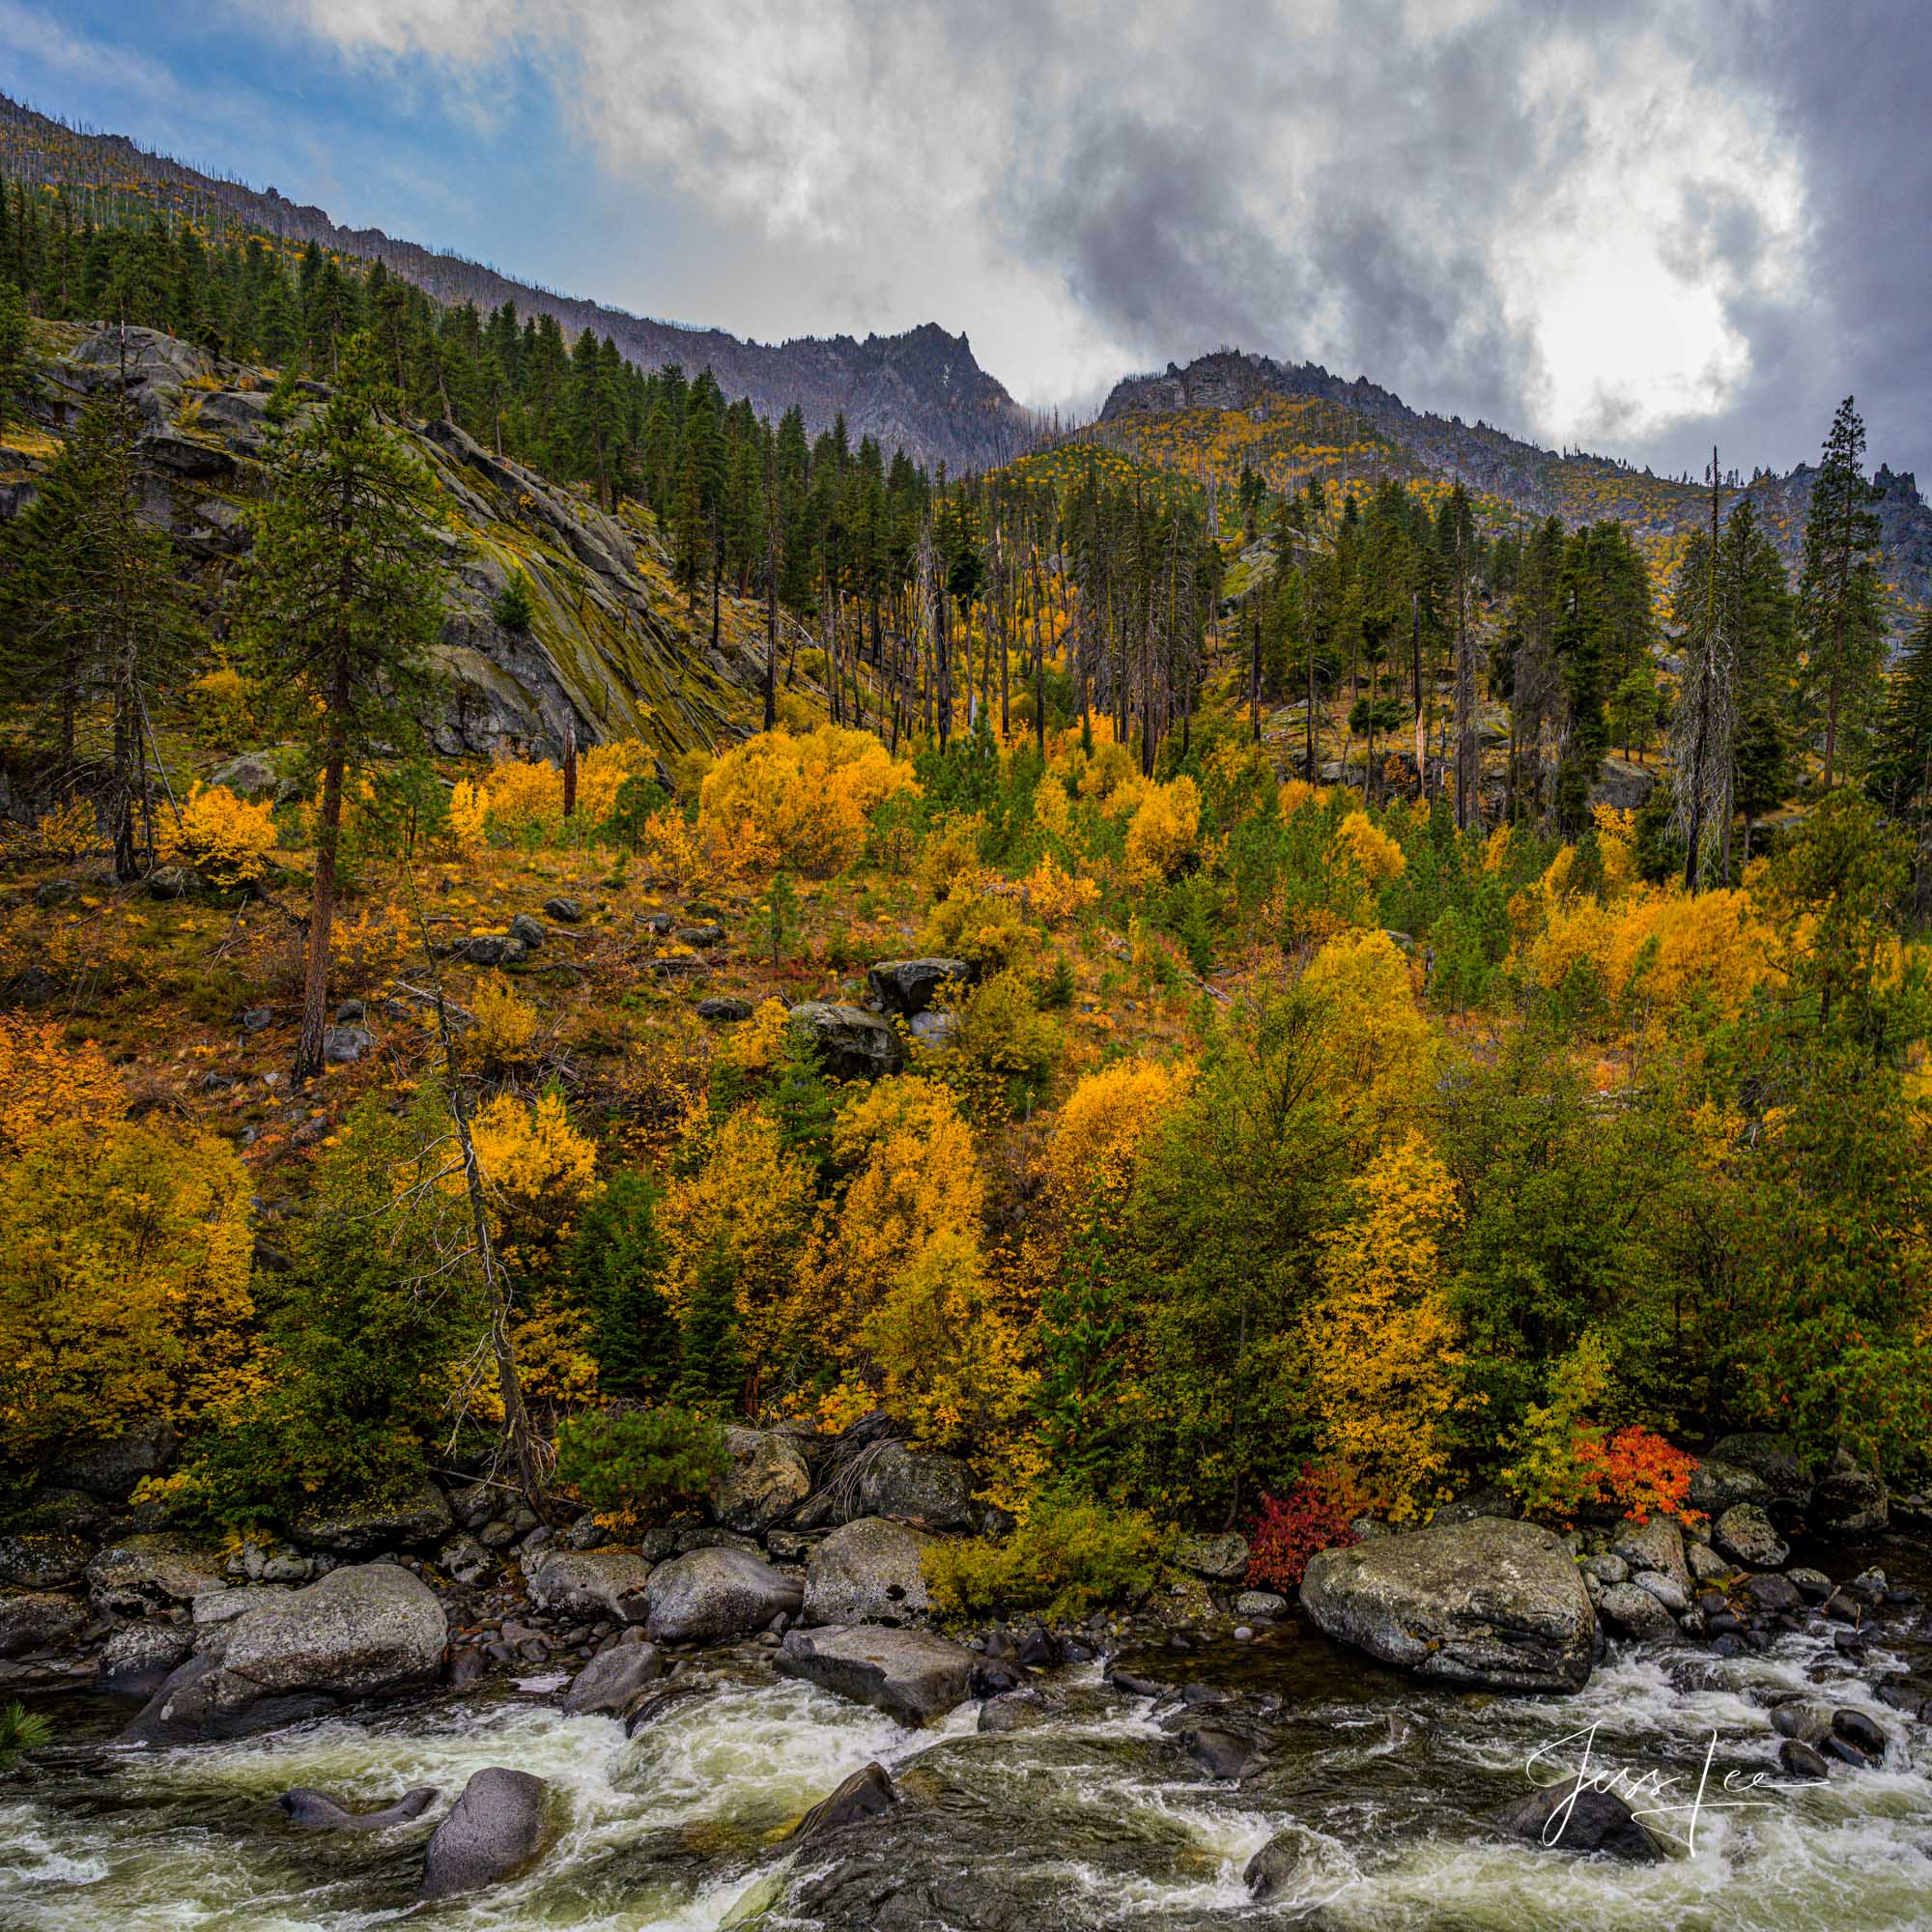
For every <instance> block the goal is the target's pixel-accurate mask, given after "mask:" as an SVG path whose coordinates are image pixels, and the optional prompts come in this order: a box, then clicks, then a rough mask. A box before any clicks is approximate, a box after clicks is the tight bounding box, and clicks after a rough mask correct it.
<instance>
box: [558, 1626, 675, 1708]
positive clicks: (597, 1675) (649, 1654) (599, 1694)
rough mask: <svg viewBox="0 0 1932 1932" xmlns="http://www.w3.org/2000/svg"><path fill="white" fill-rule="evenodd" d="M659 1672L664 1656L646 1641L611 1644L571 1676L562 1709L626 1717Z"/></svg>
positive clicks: (641, 1698)
mask: <svg viewBox="0 0 1932 1932" xmlns="http://www.w3.org/2000/svg"><path fill="white" fill-rule="evenodd" d="M663 1675H664V1659H663V1658H661V1657H660V1656H659V1655H658V1653H657V1651H656V1650H655V1649H654V1648H653V1647H652V1646H651V1645H650V1644H648V1643H619V1644H613V1645H612V1646H611V1648H610V1649H609V1650H607V1651H604V1652H603V1653H602V1654H601V1655H599V1656H596V1657H593V1658H592V1659H591V1660H590V1662H588V1663H586V1664H585V1665H584V1666H583V1668H582V1670H580V1671H579V1672H578V1673H577V1675H576V1676H575V1677H574V1678H572V1679H571V1683H570V1689H569V1690H566V1691H565V1692H564V1693H563V1704H562V1708H563V1711H564V1713H565V1715H566V1716H568V1717H572V1718H582V1717H599V1718H627V1717H629V1716H630V1714H631V1713H632V1712H633V1711H634V1710H636V1709H637V1707H638V1705H639V1703H641V1702H642V1701H643V1698H644V1695H645V1693H646V1691H647V1690H648V1689H649V1687H650V1686H651V1685H653V1684H655V1683H656V1682H657V1681H658V1679H659V1678H661V1677H662V1676H663Z"/></svg>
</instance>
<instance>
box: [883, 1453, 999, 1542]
mask: <svg viewBox="0 0 1932 1932" xmlns="http://www.w3.org/2000/svg"><path fill="white" fill-rule="evenodd" d="M858 1503H859V1507H858V1510H857V1512H856V1514H858V1515H860V1516H898V1517H904V1518H906V1519H907V1520H910V1521H913V1522H919V1523H923V1524H924V1525H925V1526H926V1528H928V1529H965V1528H967V1527H968V1526H969V1525H970V1524H971V1523H972V1520H973V1516H974V1510H973V1474H972V1471H971V1470H969V1469H968V1468H967V1466H966V1464H965V1463H962V1462H961V1461H960V1460H959V1458H958V1457H957V1456H948V1455H946V1454H944V1453H943V1452H942V1451H940V1450H937V1449H917V1448H915V1447H914V1446H913V1445H912V1444H911V1443H910V1442H888V1443H885V1444H884V1445H883V1446H882V1447H880V1448H878V1449H876V1450H873V1451H872V1452H871V1453H870V1454H869V1455H868V1456H867V1459H866V1462H865V1464H864V1467H863V1468H862V1469H861V1471H860V1475H859V1485H858Z"/></svg>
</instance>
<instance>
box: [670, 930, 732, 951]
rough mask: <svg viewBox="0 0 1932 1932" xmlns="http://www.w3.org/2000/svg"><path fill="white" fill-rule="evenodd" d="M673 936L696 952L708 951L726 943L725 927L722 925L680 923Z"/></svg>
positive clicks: (680, 943)
mask: <svg viewBox="0 0 1932 1932" xmlns="http://www.w3.org/2000/svg"><path fill="white" fill-rule="evenodd" d="M671 937H672V938H673V939H674V940H675V941H676V942H677V943H678V945H680V946H689V947H690V948H691V949H692V950H693V951H694V952H710V951H711V949H712V948H713V947H714V946H723V945H724V944H725V928H724V927H723V926H722V925H710V924H705V925H680V926H679V927H677V929H676V930H675V931H674V932H672V934H671Z"/></svg>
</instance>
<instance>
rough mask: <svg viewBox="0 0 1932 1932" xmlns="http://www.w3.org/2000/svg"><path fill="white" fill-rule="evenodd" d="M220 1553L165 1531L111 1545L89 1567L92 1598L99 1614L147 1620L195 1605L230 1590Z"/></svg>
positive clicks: (130, 1537)
mask: <svg viewBox="0 0 1932 1932" xmlns="http://www.w3.org/2000/svg"><path fill="white" fill-rule="evenodd" d="M226 1568H227V1565H226V1561H225V1559H224V1558H223V1557H222V1555H221V1553H220V1551H218V1550H217V1549H215V1548H213V1547H212V1546H210V1545H208V1544H205V1543H198V1542H196V1541H194V1540H193V1539H192V1538H189V1537H185V1536H178V1535H175V1534H174V1533H173V1532H172V1531H159V1532H156V1534H154V1535H151V1536H129V1537H127V1538H125V1539H124V1540H123V1541H121V1542H120V1543H114V1544H110V1545H108V1547H107V1548H105V1549H103V1550H102V1551H101V1552H100V1553H99V1555H98V1556H97V1557H95V1559H94V1560H93V1562H91V1563H90V1564H89V1565H88V1566H87V1587H88V1594H89V1596H90V1597H91V1598H92V1599H93V1602H94V1607H95V1608H96V1609H97V1610H111V1611H113V1612H114V1613H115V1614H116V1615H118V1616H124V1617H138V1616H145V1615H146V1614H147V1613H148V1611H149V1610H151V1609H155V1608H158V1607H160V1606H161V1605H167V1604H187V1603H192V1602H193V1601H194V1599H195V1598H196V1597H199V1596H201V1595H202V1594H203V1593H204V1592H206V1591H209V1590H222V1589H226V1588H227V1586H228V1577H227V1575H226Z"/></svg>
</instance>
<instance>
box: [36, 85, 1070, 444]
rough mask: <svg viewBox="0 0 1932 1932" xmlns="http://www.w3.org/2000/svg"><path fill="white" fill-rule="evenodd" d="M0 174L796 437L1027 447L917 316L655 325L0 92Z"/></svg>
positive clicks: (992, 383)
mask: <svg viewBox="0 0 1932 1932" xmlns="http://www.w3.org/2000/svg"><path fill="white" fill-rule="evenodd" d="M0 171H4V172H5V173H6V174H8V175H9V176H11V177H13V178H14V179H15V180H19V181H27V182H33V183H37V184H41V185H48V186H59V187H63V188H67V189H70V190H86V189H93V190H97V191H99V193H100V194H102V195H103V196H106V197H112V198H114V199H115V200H116V201H117V203H126V202H128V201H130V200H131V201H134V202H138V203H142V204H145V205H146V206H148V207H151V208H153V209H155V210H162V211H167V212H170V213H180V214H185V215H186V216H188V217H189V218H191V219H192V220H194V221H196V222H197V223H199V224H201V225H203V226H204V227H207V228H211V229H213V230H217V231H218V230H221V229H226V228H236V229H241V230H245V231H250V232H260V233H262V234H265V235H271V236H275V237H278V238H280V239H282V240H285V241H292V242H295V243H298V244H305V243H307V242H309V241H315V242H318V243H319V244H320V245H321V246H323V247H324V248H327V249H332V250H334V251H336V252H338V253H341V254H346V255H355V256H360V257H362V258H364V259H365V260H368V261H380V262H382V263H384V265H385V266H386V267H387V268H388V270H390V272H391V273H393V274H397V275H400V276H402V277H403V279H404V280H406V281H409V282H412V283H414V284H415V285H416V286H417V287H418V288H420V289H423V290H424V291H425V292H426V293H428V294H429V295H431V296H433V297H435V298H436V299H437V300H439V301H442V302H465V301H469V302H474V303H475V304H476V305H477V307H478V308H481V309H486V310H487V309H492V308H498V307H500V306H501V305H502V304H503V303H504V302H506V301H507V302H511V303H513V304H514V305H515V306H516V309H517V312H518V313H519V315H522V316H531V315H550V316H554V317H555V318H556V321H557V323H558V324H559V326H560V327H562V328H563V329H564V330H565V331H566V332H567V333H568V334H569V335H570V336H571V337H573V338H574V337H576V336H577V335H579V334H581V333H582V331H583V330H584V329H586V328H588V329H591V330H593V331H594V332H595V333H596V334H597V335H599V336H600V337H601V336H605V335H608V336H610V337H611V340H612V341H613V342H615V343H616V345H617V347H618V349H619V351H620V352H621V353H622V354H623V355H625V356H626V357H628V358H629V359H630V360H631V361H633V362H635V363H637V364H638V365H639V367H640V368H644V369H655V368H658V367H660V366H662V365H663V364H665V363H667V362H675V363H677V364H679V365H681V366H682V367H683V368H684V370H685V371H686V373H687V374H690V375H696V373H697V372H698V371H699V370H700V369H704V368H709V369H710V371H711V373H712V374H713V375H714V376H715V377H716V378H717V379H718V384H719V386H720V388H722V389H723V390H724V392H725V396H726V397H727V398H728V399H731V400H735V399H737V398H738V397H740V396H748V397H750V398H751V401H752V404H753V407H754V408H755V409H756V411H757V412H758V413H759V414H760V415H765V416H770V417H772V418H774V419H776V418H777V417H779V416H780V415H782V414H783V412H785V411H786V410H788V409H790V408H791V407H792V406H793V405H794V404H796V405H797V406H798V408H799V409H800V410H801V411H803V412H804V415H805V424H806V429H807V431H808V433H810V434H811V435H814V436H815V435H816V434H817V433H818V432H819V431H821V430H825V429H830V428H831V427H832V423H833V419H834V417H835V416H837V415H838V414H839V413H841V412H842V413H843V415H844V417H845V421H846V426H847V428H848V430H849V431H850V433H851V436H852V440H854V441H855V442H856V441H857V440H859V438H860V437H861V436H864V435H867V434H869V435H871V436H872V437H874V438H876V439H877V440H878V442H879V445H880V447H881V448H883V449H887V450H891V449H894V448H895V447H896V448H903V449H904V450H905V452H906V453H907V455H909V456H910V457H912V458H913V460H914V461H915V462H918V463H923V464H927V465H931V464H935V463H941V462H943V463H946V464H947V465H949V466H950V467H951V468H952V469H955V470H963V469H985V468H988V467H990V466H991V465H993V464H996V463H1000V462H1004V461H1005V460H1006V459H1008V458H1009V457H1010V456H1013V455H1014V454H1016V453H1017V452H1018V451H1019V450H1020V449H1021V448H1023V447H1024V446H1025V444H1026V443H1027V441H1028V440H1030V438H1031V436H1032V433H1033V426H1032V419H1031V417H1030V416H1029V415H1028V414H1027V412H1025V411H1024V410H1022V409H1021V408H1020V407H1019V405H1018V404H1016V403H1015V402H1014V401H1013V399H1012V398H1011V397H1010V396H1009V395H1008V393H1007V391H1006V389H1005V387H1004V386H1003V385H1002V384H1000V383H999V382H998V381H997V380H996V379H995V378H994V377H992V376H989V375H988V374H987V373H986V372H985V371H984V370H983V369H981V368H980V365H979V363H978V362H977V361H975V359H974V356H973V351H972V347H971V345H970V344H969V343H968V342H967V340H966V338H965V336H964V335H949V334H947V332H946V331H945V330H944V329H943V328H941V327H938V326H937V325H936V324H933V323H926V324H923V325H922V326H921V327H918V328H913V329H908V330H907V331H906V332H905V333H903V334H900V335H867V337H866V338H865V340H864V341H860V340H858V339H857V338H855V337H853V336H850V335H833V336H802V337H799V338H797V339H795V340H793V341H789V342H782V343H777V344H767V343H760V342H746V341H741V340H740V339H739V338H738V337H737V336H735V335H728V334H726V333H725V331H724V330H723V329H717V328H687V327H680V326H678V325H677V324H674V323H668V322H656V321H652V320H650V319H648V318H646V317H642V316H636V315H632V314H630V313H628V312H627V311H626V310H623V309H618V308H611V307H608V306H606V305H605V304H603V303H601V302H594V301H587V300H582V299H580V298H575V297H571V296H560V295H557V294H555V293H554V291H552V290H549V289H543V288H538V287H535V286H534V285H532V284H531V283H528V282H522V281H517V280H515V279H514V278H512V277H511V276H508V275H504V274H500V273H498V272H497V270H495V269H491V268H486V267H484V266H482V265H481V264H479V263H476V262H469V261H465V260H464V259H463V258H462V257H461V256H458V255H448V254H440V253H438V252H437V251H435V250H434V249H430V248H425V247H423V246H421V245H420V244H419V243H417V242H414V241H400V240H398V239H397V238H395V237H394V236H391V235H386V234H384V232H383V230H382V229H380V228H345V227H342V226H340V225H339V224H338V223H336V222H335V221H333V220H331V219H330V217H329V216H328V214H327V213H326V212H325V211H324V210H322V209H320V208H315V207H310V206H307V205H304V204H299V203H297V202H293V201H291V200H289V199H288V197H287V196H285V195H282V194H279V193H277V192H276V191H275V190H274V189H273V188H271V187H270V188H254V187H249V186H247V185H244V184H242V183H240V182H234V181H225V180H222V179H219V178H217V177H216V176H213V175H210V174H206V173H204V172H203V171H201V170H200V169H198V168H191V167H188V166H185V164H183V163H181V162H179V161H174V160H170V159H168V158H166V157H165V156H158V155H152V154H149V153H148V152H147V151H146V150H145V149H142V148H140V147H137V146H136V145H135V144H134V143H133V142H132V141H130V140H128V138H127V137H126V136H125V135H119V134H92V133H82V132H77V131H76V130H74V129H73V128H68V127H66V126H65V125H63V124H62V123H61V122H58V121H55V120H51V119H49V118H48V117H47V116H46V115H43V114H39V113H36V112H35V111H34V110H33V109H32V108H29V107H24V106H21V105H20V104H19V103H18V102H16V101H14V100H11V99H7V98H6V97H5V96H0Z"/></svg>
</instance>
